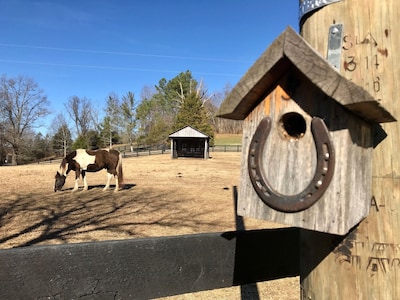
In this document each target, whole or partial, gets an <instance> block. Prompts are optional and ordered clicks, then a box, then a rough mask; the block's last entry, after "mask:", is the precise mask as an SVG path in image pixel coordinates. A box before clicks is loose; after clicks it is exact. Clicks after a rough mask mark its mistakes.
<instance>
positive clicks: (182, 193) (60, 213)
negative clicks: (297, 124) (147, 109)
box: [0, 152, 300, 300]
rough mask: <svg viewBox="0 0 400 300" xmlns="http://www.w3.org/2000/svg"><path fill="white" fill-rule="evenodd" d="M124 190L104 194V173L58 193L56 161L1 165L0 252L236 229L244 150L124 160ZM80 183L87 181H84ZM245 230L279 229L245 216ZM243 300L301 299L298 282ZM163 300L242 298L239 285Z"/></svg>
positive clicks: (261, 286)
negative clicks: (236, 189) (76, 188)
mask: <svg viewBox="0 0 400 300" xmlns="http://www.w3.org/2000/svg"><path fill="white" fill-rule="evenodd" d="M123 167H124V177H125V183H126V189H124V190H122V191H120V192H118V193H113V192H112V190H110V191H107V192H103V191H102V189H103V187H104V184H105V181H106V172H105V171H101V172H97V173H88V175H87V178H88V184H89V191H78V192H75V193H71V190H72V187H73V184H74V179H73V175H72V174H70V176H69V177H68V178H67V182H66V185H65V186H64V190H63V191H61V192H57V193H54V191H53V186H54V175H55V173H56V171H57V169H58V162H57V163H52V164H40V165H39V164H34V165H27V166H16V167H11V166H4V167H0V178H2V181H1V187H0V191H1V195H2V196H1V198H0V248H2V249H5V248H12V247H20V246H34V245H41V244H60V243H77V242H90V241H100V240H116V239H128V238H141V237H155V236H167V235H181V234H192V233H202V232H220V231H231V230H235V213H234V208H233V207H234V203H233V187H234V186H238V185H239V172H240V153H219V152H215V153H212V158H210V159H208V160H203V159H190V158H185V159H184V158H179V159H174V160H173V159H171V158H170V155H169V154H164V155H153V156H142V157H132V158H125V159H124V161H123ZM81 185H82V183H81ZM245 226H246V229H260V228H273V227H278V225H276V224H272V223H268V222H265V221H258V220H252V219H245ZM256 290H258V295H257V293H256V294H254V293H253V294H249V295H248V296H247V297H245V298H246V299H280V300H282V299H283V300H294V299H299V294H300V289H299V278H298V277H295V278H285V279H279V280H274V281H268V282H262V283H258V284H257V287H256ZM164 299H169V300H178V299H241V293H240V287H232V288H225V289H219V290H215V291H205V292H198V293H193V294H185V295H179V296H173V297H167V298H164Z"/></svg>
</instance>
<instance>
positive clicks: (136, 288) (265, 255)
mask: <svg viewBox="0 0 400 300" xmlns="http://www.w3.org/2000/svg"><path fill="white" fill-rule="evenodd" d="M298 248H299V231H298V229H296V228H287V229H276V230H259V231H238V232H224V233H209V234H197V235H184V236H176V237H161V238H149V239H131V240H122V241H105V242H97V243H81V244H65V245H52V246H38V247H26V248H19V249H8V250H1V251H0V265H1V267H2V271H1V272H0V299H77V298H84V299H94V298H95V299H150V298H155V297H163V296H168V295H176V294H182V293H189V292H196V291H202V290H209V289H216V288H223V287H229V286H233V285H241V284H246V283H253V282H257V281H264V280H270V279H276V278H282V277H289V276H297V275H298V274H299V256H298ZM85 297H86V298H85Z"/></svg>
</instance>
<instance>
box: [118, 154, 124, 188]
mask: <svg viewBox="0 0 400 300" xmlns="http://www.w3.org/2000/svg"><path fill="white" fill-rule="evenodd" d="M117 176H118V185H119V187H120V188H121V189H123V188H124V186H125V183H124V173H123V171H122V154H121V152H120V153H119V156H118V164H117Z"/></svg>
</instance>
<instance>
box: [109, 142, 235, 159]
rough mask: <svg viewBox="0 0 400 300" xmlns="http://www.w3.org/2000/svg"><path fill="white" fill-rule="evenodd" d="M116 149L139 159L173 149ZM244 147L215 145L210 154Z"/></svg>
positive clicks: (154, 147)
mask: <svg viewBox="0 0 400 300" xmlns="http://www.w3.org/2000/svg"><path fill="white" fill-rule="evenodd" d="M114 149H116V150H118V151H119V152H121V153H122V156H123V157H135V156H136V157H137V156H145V155H159V154H166V153H171V149H170V148H169V147H166V146H165V145H158V146H143V147H134V148H132V149H131V147H130V146H129V145H126V146H115V147H114ZM241 151H242V145H213V146H211V147H210V152H241Z"/></svg>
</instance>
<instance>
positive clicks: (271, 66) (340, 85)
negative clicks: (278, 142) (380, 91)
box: [219, 27, 395, 122]
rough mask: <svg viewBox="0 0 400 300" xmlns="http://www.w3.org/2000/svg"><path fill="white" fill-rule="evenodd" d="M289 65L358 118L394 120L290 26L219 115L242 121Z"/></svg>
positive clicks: (223, 105)
mask: <svg viewBox="0 0 400 300" xmlns="http://www.w3.org/2000/svg"><path fill="white" fill-rule="evenodd" d="M293 65H295V66H296V68H297V69H298V70H299V71H300V72H301V73H302V74H303V75H304V76H306V77H307V78H308V79H309V80H310V81H311V82H313V84H315V85H316V86H317V87H318V88H319V89H321V91H322V92H323V93H325V94H326V95H327V96H329V97H331V98H334V99H335V100H336V101H338V102H339V103H340V104H342V105H344V106H347V108H348V109H349V110H351V111H353V113H355V114H357V115H359V116H360V117H361V118H364V119H366V120H369V121H374V122H391V121H394V120H395V119H394V118H393V116H392V115H391V114H390V113H389V112H388V111H387V110H386V109H385V108H384V107H382V106H381V105H380V103H379V102H377V101H375V99H374V98H373V96H371V94H370V93H369V92H367V91H366V90H364V89H362V88H361V87H359V86H358V85H356V84H354V83H353V82H352V81H350V80H347V79H346V78H344V77H342V76H341V75H340V74H339V73H338V72H337V71H336V70H335V69H334V68H333V67H332V66H331V65H330V64H329V63H328V62H327V61H326V59H325V58H323V57H322V56H321V55H320V54H318V53H317V52H316V51H315V50H314V49H313V48H312V47H310V45H309V44H308V43H307V42H306V41H305V40H304V39H302V38H301V37H300V36H299V35H298V34H297V33H295V32H294V30H293V29H292V28H290V27H288V28H287V29H286V30H285V31H284V32H283V33H282V34H281V35H280V36H279V37H278V38H277V39H276V40H275V41H274V42H273V43H272V44H271V46H270V47H269V48H268V49H267V50H266V51H265V52H264V53H263V54H262V55H261V56H260V58H259V59H258V60H257V61H256V62H255V63H254V65H253V66H252V67H251V68H250V69H249V70H248V71H247V72H246V74H245V75H244V76H243V77H242V78H241V79H240V81H239V82H238V84H237V85H236V86H235V88H234V89H233V90H232V92H231V94H230V95H228V97H227V98H226V99H225V100H224V102H223V103H222V104H221V106H220V110H219V115H220V116H222V117H225V118H231V119H244V118H245V117H246V116H247V115H248V114H249V113H250V111H251V110H252V109H253V107H254V106H255V105H257V104H258V103H259V102H260V101H261V100H262V99H263V98H264V97H265V96H266V95H267V94H268V93H269V92H271V91H272V89H273V87H274V85H275V84H276V82H277V81H278V80H279V79H280V78H281V77H282V75H283V74H285V73H287V72H288V69H289V68H291V66H293ZM266 87H269V88H270V89H266Z"/></svg>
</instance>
